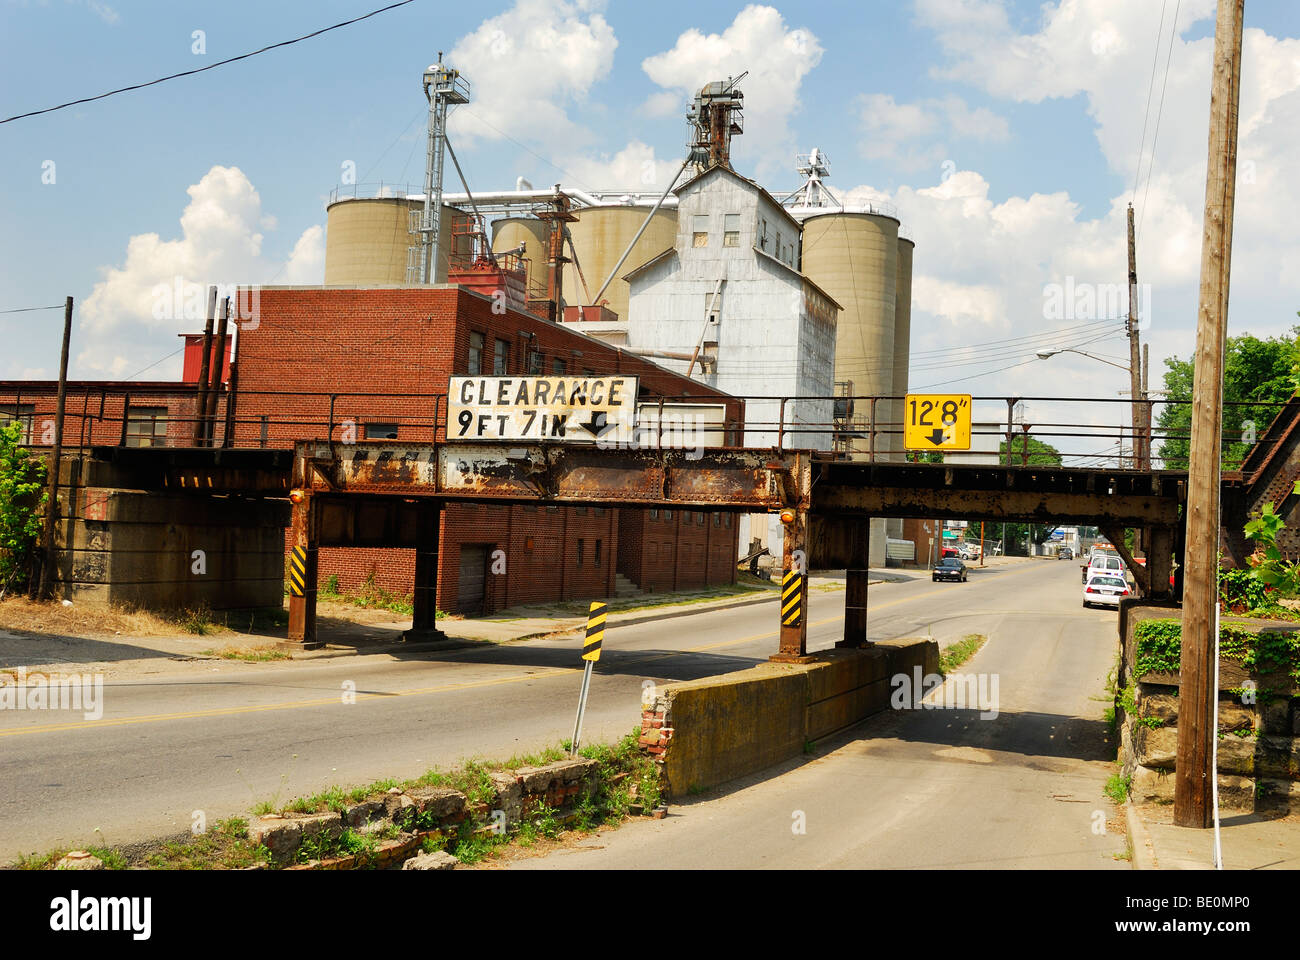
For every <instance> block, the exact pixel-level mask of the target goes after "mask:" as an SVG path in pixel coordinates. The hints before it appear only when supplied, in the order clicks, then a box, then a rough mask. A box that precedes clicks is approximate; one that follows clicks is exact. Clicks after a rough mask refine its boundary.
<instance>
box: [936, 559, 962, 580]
mask: <svg viewBox="0 0 1300 960" xmlns="http://www.w3.org/2000/svg"><path fill="white" fill-rule="evenodd" d="M930 579H931V580H935V581H939V580H956V581H957V582H958V583H965V582H966V564H964V563H962V560H961V557H944V558H943V559H942V560H940V561H939V563H938V564H937V565H936V566H935V568H934V570H933V572H932V573H931V574H930Z"/></svg>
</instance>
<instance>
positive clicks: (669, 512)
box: [664, 510, 673, 521]
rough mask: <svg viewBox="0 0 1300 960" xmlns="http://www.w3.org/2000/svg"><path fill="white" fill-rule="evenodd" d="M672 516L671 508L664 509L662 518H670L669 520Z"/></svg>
mask: <svg viewBox="0 0 1300 960" xmlns="http://www.w3.org/2000/svg"><path fill="white" fill-rule="evenodd" d="M672 518H673V512H672V511H671V510H665V511H664V519H665V520H670V521H671V520H672Z"/></svg>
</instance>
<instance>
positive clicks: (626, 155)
mask: <svg viewBox="0 0 1300 960" xmlns="http://www.w3.org/2000/svg"><path fill="white" fill-rule="evenodd" d="M680 166H681V161H680V160H673V159H671V158H670V159H667V160H660V159H659V158H658V156H657V155H656V154H655V149H654V147H651V146H647V145H646V144H644V143H642V142H641V141H640V140H633V141H632V142H631V143H629V144H628V145H627V146H626V147H624V148H623V149H622V150H619V151H618V152H617V153H614V154H605V153H602V154H597V155H594V156H593V155H591V154H585V155H577V156H572V157H569V158H567V159H566V160H565V161H564V169H565V170H566V171H567V172H568V174H569V175H570V177H571V182H572V183H577V184H584V185H586V186H587V187H589V188H590V189H593V190H627V191H629V192H633V193H661V192H663V190H664V188H665V187H667V186H668V182H669V181H670V180H671V179H672V177H673V174H675V173H676V172H677V170H678V168H679V167H680Z"/></svg>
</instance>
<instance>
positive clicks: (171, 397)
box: [0, 384, 1300, 470]
mask: <svg viewBox="0 0 1300 960" xmlns="http://www.w3.org/2000/svg"><path fill="white" fill-rule="evenodd" d="M737 399H739V400H742V401H744V404H745V418H744V422H743V423H742V422H739V421H731V420H724V421H723V422H721V423H719V422H717V421H716V420H712V421H709V422H705V421H704V420H701V421H699V422H698V423H694V424H679V423H676V422H674V421H673V420H672V418H671V416H670V417H668V419H667V425H666V420H665V416H664V412H671V411H672V408H673V405H674V404H688V405H689V404H690V403H692V398H689V397H671V398H670V397H653V398H643V400H642V401H641V403H642V404H644V403H646V402H649V403H652V404H653V403H656V402H657V403H658V404H659V406H660V408H661V410H660V415H659V416H658V417H657V418H655V420H656V423H657V426H656V427H654V428H653V429H650V430H647V431H645V432H644V433H642V434H641V435H640V436H639V439H638V441H637V442H638V443H639V444H640V445H642V446H646V447H648V448H651V449H654V448H657V447H658V448H667V447H670V446H680V445H681V444H682V443H687V444H691V443H693V442H694V439H695V438H696V437H699V438H704V437H706V436H707V438H708V442H707V443H704V444H703V445H704V446H721V447H726V448H730V447H762V448H769V447H770V448H775V449H777V450H793V449H811V450H818V451H823V452H825V453H827V454H832V455H839V456H843V457H846V458H852V459H865V460H868V461H872V460H880V461H886V462H888V461H894V462H897V461H902V460H920V461H922V462H925V461H936V462H937V461H940V460H942V461H944V462H949V463H958V464H961V463H966V464H977V463H990V464H993V463H997V464H1006V465H1011V466H1035V465H1043V464H1046V463H1055V462H1058V458H1059V462H1061V463H1062V464H1063V465H1065V466H1090V467H1101V468H1112V467H1113V468H1114V469H1170V470H1184V469H1186V467H1187V445H1188V442H1189V439H1190V433H1189V431H1188V429H1187V428H1186V427H1185V426H1183V424H1190V419H1191V417H1190V407H1191V404H1190V402H1188V401H1177V400H1167V399H1159V400H1147V401H1145V404H1146V406H1147V408H1148V410H1149V412H1150V413H1152V414H1154V413H1155V409H1154V408H1155V407H1157V406H1159V407H1160V408H1161V410H1162V411H1172V413H1170V412H1166V413H1165V414H1164V416H1163V417H1162V419H1164V420H1165V422H1166V425H1165V426H1161V425H1160V424H1158V423H1156V422H1155V417H1154V416H1148V417H1147V420H1148V422H1151V423H1152V426H1151V427H1149V428H1148V429H1146V430H1142V431H1138V432H1136V433H1135V431H1134V430H1133V428H1132V426H1131V425H1130V424H1129V423H1128V420H1129V417H1130V411H1131V407H1132V404H1131V402H1130V401H1129V400H1128V399H1127V398H1120V399H1116V398H1107V399H1099V398H1095V397H1007V396H977V397H972V398H971V403H972V415H971V423H972V429H971V447H970V449H969V450H966V451H950V450H949V451H945V450H940V449H937V448H936V449H935V450H933V451H929V452H928V453H927V452H926V451H916V450H905V449H904V443H903V437H904V425H905V424H904V416H905V414H906V411H905V410H904V404H905V397H903V396H870V395H863V396H831V397H828V396H821V395H817V396H775V395H772V396H747V397H738V398H737ZM1287 406H1288V404H1283V403H1249V402H1239V403H1233V402H1229V403H1226V404H1225V410H1226V411H1227V413H1226V414H1225V422H1226V423H1229V424H1231V425H1232V426H1231V427H1230V428H1228V429H1225V431H1224V433H1223V436H1222V438H1221V440H1222V448H1223V463H1224V468H1225V469H1226V470H1235V469H1239V468H1240V467H1241V466H1242V464H1243V462H1245V461H1246V459H1247V458H1248V457H1249V458H1251V460H1252V464H1253V465H1258V463H1259V462H1260V461H1261V457H1262V456H1263V455H1266V454H1268V453H1269V452H1271V450H1272V449H1273V447H1274V446H1275V445H1276V444H1278V443H1280V442H1282V441H1283V440H1284V439H1285V438H1286V436H1287V434H1288V431H1286V430H1284V429H1278V428H1275V429H1271V430H1270V429H1269V427H1270V424H1271V423H1272V421H1273V418H1274V415H1275V414H1276V413H1277V411H1279V410H1281V409H1283V408H1285V407H1287ZM1291 407H1292V410H1291V413H1289V414H1288V416H1297V417H1300V406H1297V405H1295V404H1292V405H1291ZM447 409H448V404H447V395H446V394H445V393H439V392H417V391H405V392H399V391H374V392H352V391H346V392H345V391H338V392H323V391H303V390H294V389H292V388H288V389H283V390H242V389H238V390H235V391H222V392H221V393H219V394H218V397H217V402H216V411H215V415H214V416H208V417H205V416H201V415H199V413H198V396H197V392H196V391H194V390H188V391H187V390H178V389H177V387H176V385H174V384H137V385H130V387H129V388H126V387H122V386H120V385H104V386H86V387H80V388H79V387H76V386H74V387H72V388H70V389H69V392H68V397H67V401H66V406H65V423H64V439H63V442H64V446H65V448H68V449H74V450H75V449H79V448H81V449H84V448H88V447H92V446H127V447H131V446H169V447H195V446H199V447H202V446H212V447H263V448H267V447H275V448H288V447H291V446H292V445H293V443H294V442H295V441H298V440H333V441H335V442H340V443H348V442H350V441H360V440H385V439H392V440H402V441H410V442H431V441H442V440H445V439H446V421H447ZM53 417H54V398H53V396H52V395H51V394H50V392H49V390H48V388H47V389H45V390H38V389H30V388H29V389H28V391H27V393H26V395H24V392H23V389H22V388H21V387H18V386H10V387H6V386H5V385H3V384H0V423H4V422H8V421H12V420H18V421H19V422H20V423H21V424H22V425H23V438H22V439H23V442H24V443H25V444H28V445H30V446H32V447H34V448H41V447H49V446H51V445H52V444H53V432H54V431H53ZM719 439H720V440H721V442H718V441H719ZM1043 445H1046V446H1043Z"/></svg>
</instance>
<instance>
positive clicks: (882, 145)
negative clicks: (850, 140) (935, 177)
mask: <svg viewBox="0 0 1300 960" xmlns="http://www.w3.org/2000/svg"><path fill="white" fill-rule="evenodd" d="M856 106H857V108H858V116H859V122H860V126H861V129H862V141H861V143H860V144H859V150H860V152H861V154H862V156H864V157H866V158H867V159H869V160H887V161H889V162H890V163H891V164H892V165H893V166H895V167H898V168H899V169H902V170H909V171H913V170H920V169H924V168H926V167H929V168H935V167H938V166H939V165H940V164H941V163H942V161H943V159H944V158H945V157H947V156H949V155H950V154H951V153H952V152H953V151H952V150H951V149H950V143H951V141H952V140H956V139H963V140H989V141H994V140H1006V139H1008V137H1010V135H1011V131H1010V127H1009V126H1008V124H1007V121H1006V119H1005V118H1004V117H1000V116H998V115H997V114H995V113H993V111H991V110H989V109H987V108H985V107H978V108H976V109H971V107H970V106H969V105H968V104H967V103H966V101H965V100H963V99H962V98H961V97H957V96H948V97H943V98H932V99H926V100H919V101H916V102H914V103H898V102H896V101H895V100H894V98H893V97H892V96H890V95H888V94H884V93H870V94H863V95H862V96H860V97H858V99H857V101H856Z"/></svg>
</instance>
